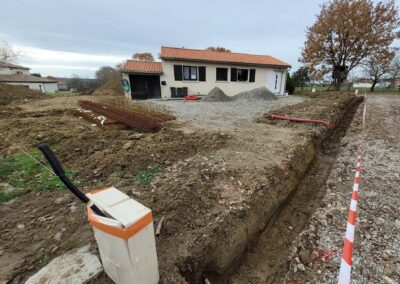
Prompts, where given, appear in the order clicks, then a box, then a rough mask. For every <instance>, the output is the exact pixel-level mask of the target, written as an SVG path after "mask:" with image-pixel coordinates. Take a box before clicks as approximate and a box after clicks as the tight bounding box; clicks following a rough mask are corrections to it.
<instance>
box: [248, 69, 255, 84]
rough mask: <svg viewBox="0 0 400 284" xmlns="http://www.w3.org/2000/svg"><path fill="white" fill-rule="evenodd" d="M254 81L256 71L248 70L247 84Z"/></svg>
mask: <svg viewBox="0 0 400 284" xmlns="http://www.w3.org/2000/svg"><path fill="white" fill-rule="evenodd" d="M255 81H256V69H250V79H249V82H255Z"/></svg>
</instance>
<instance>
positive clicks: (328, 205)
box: [281, 95, 400, 283]
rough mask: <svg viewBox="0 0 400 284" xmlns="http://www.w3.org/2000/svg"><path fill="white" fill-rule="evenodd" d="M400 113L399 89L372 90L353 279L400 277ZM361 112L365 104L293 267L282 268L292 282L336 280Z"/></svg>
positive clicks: (298, 244)
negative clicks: (393, 91)
mask: <svg viewBox="0 0 400 284" xmlns="http://www.w3.org/2000/svg"><path fill="white" fill-rule="evenodd" d="M399 114H400V97H399V96H398V95H369V96H368V99H367V120H366V125H365V140H364V143H363V145H362V146H363V152H364V162H363V164H362V172H361V179H360V187H359V200H358V206H357V221H356V222H357V223H356V230H355V241H354V243H355V247H354V252H353V266H352V267H353V269H352V282H353V283H399V282H400V246H399V243H400V242H399V236H400V219H399V216H400V212H399V208H400V203H399V202H400V192H399V182H400V177H399V170H400V166H399V159H400V157H399V153H400V148H399V146H400V136H399V130H400V129H399V125H400V121H399V119H400V116H399ZM361 116H362V108H360V109H359V110H358V112H357V113H356V115H355V119H354V120H353V123H352V124H351V125H350V128H349V130H348V131H347V135H346V136H345V137H344V139H343V140H342V142H341V147H340V149H339V153H338V155H337V158H336V160H335V162H334V164H333V166H332V170H331V171H330V174H329V177H328V180H327V181H326V183H325V184H324V194H323V196H322V200H321V203H320V206H318V208H317V210H316V211H315V212H314V213H313V215H312V217H311V219H310V222H309V224H308V225H307V226H306V227H305V228H304V229H303V230H302V231H301V233H300V235H299V236H298V237H297V238H296V239H295V240H294V241H293V243H292V245H291V248H290V251H291V253H290V255H289V258H288V262H287V270H286V272H285V273H283V274H281V276H282V278H283V279H285V281H287V282H288V283H304V282H307V281H308V282H310V283H333V282H336V279H337V276H338V271H339V264H340V258H341V251H342V246H343V236H344V234H345V230H346V218H347V215H348V210H349V204H350V198H351V192H352V185H353V178H354V172H355V163H356V155H357V148H358V147H359V145H360V142H361V125H362V124H361ZM299 265H300V268H304V270H303V269H298V268H299ZM283 279H282V281H283Z"/></svg>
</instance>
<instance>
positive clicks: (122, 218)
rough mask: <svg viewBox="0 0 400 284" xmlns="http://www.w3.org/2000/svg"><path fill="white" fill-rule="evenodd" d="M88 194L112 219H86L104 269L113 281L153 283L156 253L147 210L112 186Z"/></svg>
mask: <svg viewBox="0 0 400 284" xmlns="http://www.w3.org/2000/svg"><path fill="white" fill-rule="evenodd" d="M88 197H89V198H90V199H91V200H92V202H93V203H94V204H96V205H97V206H98V207H99V208H101V209H102V210H103V211H104V212H106V214H108V215H109V216H111V217H112V218H113V219H112V218H105V217H101V216H99V215H97V214H95V213H94V212H93V211H92V210H91V209H90V208H89V207H87V211H88V218H89V221H90V223H91V224H92V227H93V231H94V236H95V238H96V240H97V244H98V247H99V252H100V257H101V260H102V263H103V266H104V270H105V272H106V273H107V274H108V276H109V277H110V278H111V279H112V280H114V282H116V283H121V284H125V283H129V284H136V283H144V284H147V283H149V284H152V283H157V282H158V280H159V273H158V263H157V252H156V244H155V238H154V228H153V217H152V214H151V210H150V209H149V208H147V207H145V206H143V205H142V204H140V203H139V202H137V201H135V200H133V199H131V198H129V196H127V195H126V194H124V193H122V192H121V191H119V190H118V189H116V188H115V187H109V188H106V189H102V190H96V191H93V192H91V193H89V194H88Z"/></svg>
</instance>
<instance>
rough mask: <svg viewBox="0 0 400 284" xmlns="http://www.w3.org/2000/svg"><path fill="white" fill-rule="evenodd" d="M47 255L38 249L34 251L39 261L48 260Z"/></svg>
mask: <svg viewBox="0 0 400 284" xmlns="http://www.w3.org/2000/svg"><path fill="white" fill-rule="evenodd" d="M48 259H49V258H48V256H47V255H46V253H45V252H44V251H43V250H42V249H40V250H39V251H38V252H37V253H36V260H37V261H39V263H43V262H44V263H45V262H47V260H48Z"/></svg>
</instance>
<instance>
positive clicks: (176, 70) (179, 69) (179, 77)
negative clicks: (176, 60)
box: [174, 65, 182, 81]
mask: <svg viewBox="0 0 400 284" xmlns="http://www.w3.org/2000/svg"><path fill="white" fill-rule="evenodd" d="M174 76H175V81H182V65H174Z"/></svg>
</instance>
